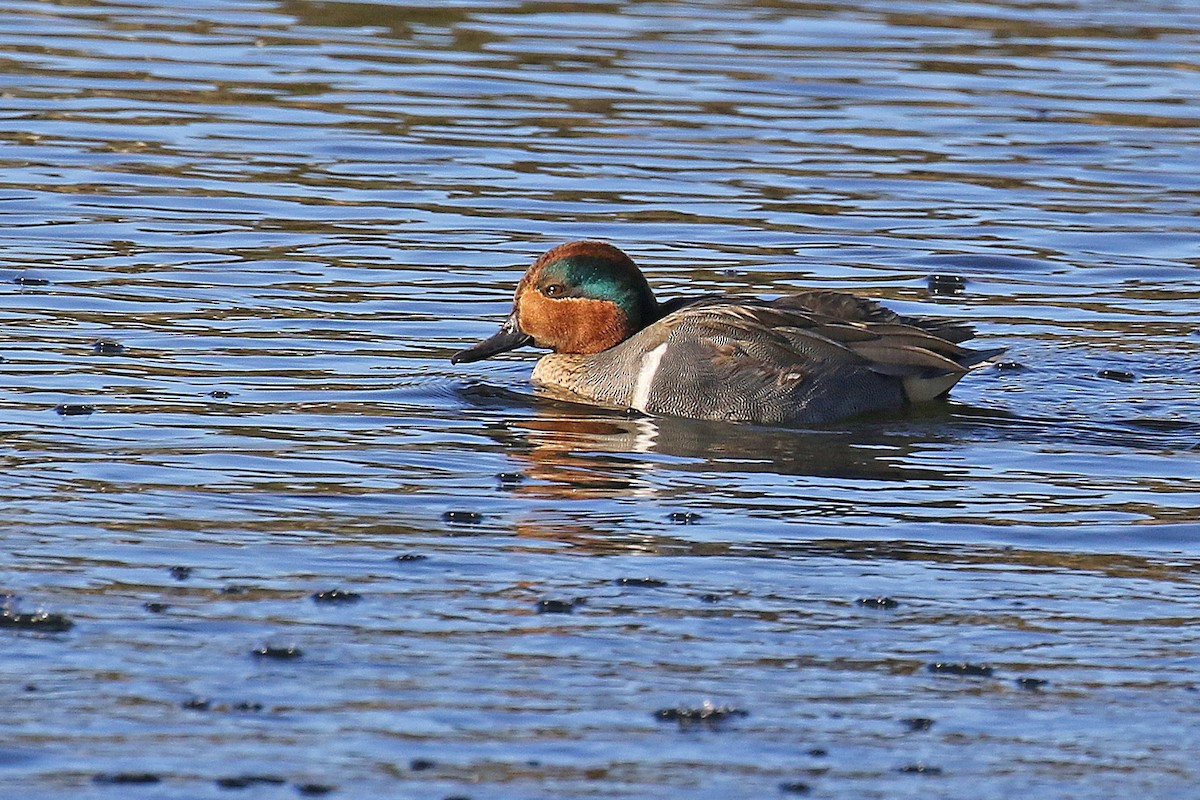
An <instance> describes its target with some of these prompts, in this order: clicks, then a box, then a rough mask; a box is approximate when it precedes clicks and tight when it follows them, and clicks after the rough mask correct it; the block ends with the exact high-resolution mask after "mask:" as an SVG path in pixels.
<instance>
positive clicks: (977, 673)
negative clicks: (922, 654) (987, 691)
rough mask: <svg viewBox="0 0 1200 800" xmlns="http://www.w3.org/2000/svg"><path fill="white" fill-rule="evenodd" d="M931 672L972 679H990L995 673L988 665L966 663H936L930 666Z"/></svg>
mask: <svg viewBox="0 0 1200 800" xmlns="http://www.w3.org/2000/svg"><path fill="white" fill-rule="evenodd" d="M929 671H930V672H934V673H937V674H938V675H961V676H965V677H970V678H990V677H992V673H993V672H994V670H993V669H992V668H991V667H989V666H988V665H986V664H971V663H968V662H966V661H960V662H957V663H947V662H944V661H935V662H934V663H932V664H930V665H929Z"/></svg>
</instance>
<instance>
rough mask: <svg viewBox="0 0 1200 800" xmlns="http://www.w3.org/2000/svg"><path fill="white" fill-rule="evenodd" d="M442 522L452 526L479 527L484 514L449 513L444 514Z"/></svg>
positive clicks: (468, 512) (467, 512)
mask: <svg viewBox="0 0 1200 800" xmlns="http://www.w3.org/2000/svg"><path fill="white" fill-rule="evenodd" d="M442 520H444V521H445V522H449V523H450V524H451V525H478V524H479V523H481V522H483V514H481V513H479V512H478V511H447V512H446V513H445V514H442Z"/></svg>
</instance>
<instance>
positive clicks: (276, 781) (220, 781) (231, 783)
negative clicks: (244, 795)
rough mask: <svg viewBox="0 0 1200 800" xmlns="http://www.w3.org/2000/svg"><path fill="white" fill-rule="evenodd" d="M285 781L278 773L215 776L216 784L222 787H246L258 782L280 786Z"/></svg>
mask: <svg viewBox="0 0 1200 800" xmlns="http://www.w3.org/2000/svg"><path fill="white" fill-rule="evenodd" d="M285 783H287V781H286V780H284V779H283V778H281V777H279V776H278V775H237V776H235V777H231V778H217V780H216V784H217V786H218V787H220V788H222V789H247V788H249V787H251V786H255V785H258V784H267V785H269V786H281V785H283V784H285Z"/></svg>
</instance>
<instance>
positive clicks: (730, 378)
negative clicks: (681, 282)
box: [628, 292, 998, 423]
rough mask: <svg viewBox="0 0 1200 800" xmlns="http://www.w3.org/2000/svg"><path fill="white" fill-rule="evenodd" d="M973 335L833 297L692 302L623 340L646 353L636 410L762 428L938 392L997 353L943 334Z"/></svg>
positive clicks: (875, 407) (841, 296)
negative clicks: (747, 423)
mask: <svg viewBox="0 0 1200 800" xmlns="http://www.w3.org/2000/svg"><path fill="white" fill-rule="evenodd" d="M922 323H924V324H922ZM943 333H944V334H945V335H939V334H943ZM964 334H965V336H964ZM969 336H970V329H969V327H968V326H961V325H958V324H956V323H945V324H944V323H943V321H941V320H929V319H927V318H919V317H904V316H901V315H899V314H896V313H895V312H893V311H891V310H889V309H886V308H884V307H882V306H880V305H879V304H877V303H874V302H873V301H870V300H863V299H862V298H858V297H855V296H854V295H849V294H844V293H838V292H809V293H805V294H802V295H793V296H789V297H785V298H779V299H778V300H772V301H761V300H756V299H753V298H731V297H729V296H723V297H703V298H698V299H696V300H692V301H690V302H687V303H686V304H683V305H682V307H676V310H674V311H671V312H670V313H668V314H667V315H666V316H664V317H663V318H662V319H661V320H659V322H657V323H655V324H653V325H651V326H649V327H648V328H646V329H644V330H643V331H641V332H640V333H639V334H637V335H636V336H635V337H634V338H633V339H630V340H629V341H628V344H630V345H634V347H635V349H636V351H637V352H640V353H644V354H645V355H644V356H643V357H642V360H641V361H640V362H639V365H638V368H637V382H636V383H637V386H636V387H635V391H634V400H635V402H633V403H632V405H633V406H634V407H635V408H640V409H642V410H644V411H649V412H651V413H668V414H678V415H682V416H691V417H701V418H705V419H730V420H737V421H753V422H766V423H806V422H823V421H828V420H832V419H837V418H840V417H844V416H849V415H852V414H858V413H863V412H866V411H873V410H879V409H884V408H893V407H897V406H900V405H903V404H904V403H905V402H908V401H913V402H917V401H923V400H928V399H931V398H933V397H936V396H939V395H941V394H944V393H945V392H946V391H948V390H949V389H950V387H952V386H953V385H954V384H955V383H957V382H958V380H959V379H960V378H961V377H962V376H963V375H965V374H966V373H967V372H968V371H969V370H970V368H971V367H972V366H975V365H976V364H979V363H982V362H983V361H985V360H987V359H988V358H990V357H993V356H994V355H996V354H998V351H988V352H987V353H980V352H978V351H972V350H968V349H966V348H963V347H961V346H959V345H958V344H957V343H956V342H955V341H954V340H953V338H948V337H954V338H959V337H962V338H969ZM635 339H636V340H640V341H638V342H637V344H634V340H635Z"/></svg>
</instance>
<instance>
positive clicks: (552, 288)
mask: <svg viewBox="0 0 1200 800" xmlns="http://www.w3.org/2000/svg"><path fill="white" fill-rule="evenodd" d="M564 291H565V289H564V288H563V285H562V284H561V283H552V284H550V285H549V286H547V287H546V288H545V289H542V294H544V295H546V297H558V296H559V295H560V294H562V293H563V292H564Z"/></svg>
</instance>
